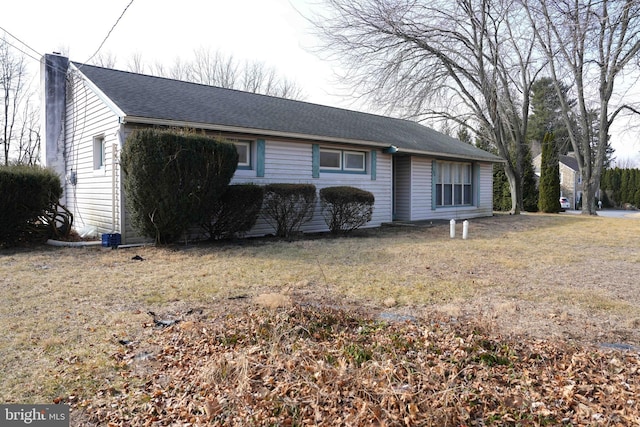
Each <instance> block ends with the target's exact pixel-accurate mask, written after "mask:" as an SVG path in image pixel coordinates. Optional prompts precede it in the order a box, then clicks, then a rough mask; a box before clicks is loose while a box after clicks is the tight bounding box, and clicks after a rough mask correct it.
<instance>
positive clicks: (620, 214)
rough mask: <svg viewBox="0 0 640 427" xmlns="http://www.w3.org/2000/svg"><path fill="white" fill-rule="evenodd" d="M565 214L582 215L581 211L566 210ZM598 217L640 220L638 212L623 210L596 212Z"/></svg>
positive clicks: (639, 212)
mask: <svg viewBox="0 0 640 427" xmlns="http://www.w3.org/2000/svg"><path fill="white" fill-rule="evenodd" d="M565 212H566V213H568V214H575V215H579V214H581V213H582V211H579V210H575V209H567V210H566V211H565ZM598 215H600V216H605V217H609V218H626V219H640V211H628V210H623V209H602V210H599V211H598Z"/></svg>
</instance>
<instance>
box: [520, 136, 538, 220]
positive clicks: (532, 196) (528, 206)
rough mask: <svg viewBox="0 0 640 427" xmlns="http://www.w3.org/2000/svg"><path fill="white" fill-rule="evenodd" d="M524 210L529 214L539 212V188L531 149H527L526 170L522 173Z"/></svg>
mask: <svg viewBox="0 0 640 427" xmlns="http://www.w3.org/2000/svg"><path fill="white" fill-rule="evenodd" d="M522 204H523V206H522V208H523V209H524V210H525V211H527V212H536V211H537V210H538V186H537V182H536V172H535V170H534V169H533V159H532V158H531V149H530V148H529V147H528V146H527V147H526V149H525V159H524V170H523V171H522Z"/></svg>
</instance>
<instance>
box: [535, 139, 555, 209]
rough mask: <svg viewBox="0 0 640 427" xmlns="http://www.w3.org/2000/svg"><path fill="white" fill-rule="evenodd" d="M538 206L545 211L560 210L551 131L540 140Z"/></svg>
mask: <svg viewBox="0 0 640 427" xmlns="http://www.w3.org/2000/svg"><path fill="white" fill-rule="evenodd" d="M538 208H539V209H540V211H542V212H546V213H558V212H560V164H559V163H558V151H557V148H556V145H555V143H554V138H553V133H551V132H549V133H547V134H546V135H545V136H544V138H543V140H542V158H541V160H540V198H539V200H538Z"/></svg>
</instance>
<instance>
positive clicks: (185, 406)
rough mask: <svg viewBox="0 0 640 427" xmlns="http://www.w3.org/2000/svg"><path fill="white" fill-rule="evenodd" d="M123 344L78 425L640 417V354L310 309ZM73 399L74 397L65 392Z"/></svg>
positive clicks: (194, 323)
mask: <svg viewBox="0 0 640 427" xmlns="http://www.w3.org/2000/svg"><path fill="white" fill-rule="evenodd" d="M148 329H149V335H148V336H147V337H146V338H145V339H143V340H137V341H136V342H135V345H129V346H120V347H119V348H117V351H116V352H115V353H114V354H113V363H114V365H115V366H116V367H117V368H118V369H119V371H120V375H121V376H122V377H123V378H124V379H125V380H126V381H125V382H124V383H123V385H122V387H120V388H115V387H114V386H113V385H111V384H105V386H104V387H103V388H102V389H101V390H100V391H99V392H98V393H97V394H96V396H93V397H90V398H87V399H84V400H82V401H71V402H70V403H71V404H72V413H73V414H74V416H73V417H72V418H73V419H74V420H75V422H77V423H78V424H80V423H82V424H83V425H109V426H138V425H141V426H142V425H144V426H152V425H154V426H155V425H158V426H161V425H192V426H199V425H219V426H223V425H224V426H245V425H259V426H262V425H265V426H267V425H268V426H271V425H281V426H294V425H322V426H335V425H345V426H359V425H378V426H484V425H496V426H500V425H509V426H511V425H523V426H528V425H531V426H537V425H574V426H588V425H615V426H631V425H640V402H639V401H638V395H639V391H640V390H639V388H638V381H639V378H640V375H639V374H640V373H639V372H638V370H639V369H640V354H639V353H638V352H634V351H614V350H611V349H606V348H596V347H591V346H581V345H578V344H568V343H563V342H560V341H550V340H543V339H536V338H526V339H525V338H522V337H516V336H512V337H509V336H500V335H496V334H495V333H493V332H492V331H490V330H489V328H488V327H487V326H486V324H483V323H482V322H480V321H479V320H478V319H473V318H468V319H464V318H450V317H446V316H445V315H443V314H436V313H434V314H433V315H432V316H429V317H423V318H416V319H412V320H411V321H388V320H380V318H379V317H373V316H372V315H371V314H366V313H364V312H362V313H360V312H358V311H357V310H351V309H342V308H336V307H327V306H326V305H325V306H323V305H319V304H314V303H301V302H297V303H295V304H291V305H287V306H281V307H279V308H275V309H274V308H273V307H271V308H269V307H261V306H257V305H246V306H244V307H243V308H242V309H240V310H231V311H227V312H222V311H221V312H219V313H218V314H216V315H214V316H209V317H206V316H199V317H191V318H189V317H185V318H184V319H183V320H182V321H181V322H180V323H176V324H173V325H169V326H168V327H164V328H160V329H159V328H154V327H153V325H151V324H149V326H148ZM62 400H63V401H64V400H65V399H62Z"/></svg>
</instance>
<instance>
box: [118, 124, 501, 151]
mask: <svg viewBox="0 0 640 427" xmlns="http://www.w3.org/2000/svg"><path fill="white" fill-rule="evenodd" d="M119 121H120V124H123V125H124V124H145V125H156V126H167V127H177V128H192V129H204V130H210V131H218V132H230V133H244V134H250V135H269V136H273V137H281V138H291V139H302V140H306V141H318V142H331V143H341V144H350V145H361V146H362V145H365V146H367V147H372V146H373V147H377V148H380V149H381V150H384V149H386V148H388V147H389V146H390V144H388V143H381V142H373V141H366V140H360V139H351V138H336V137H329V136H322V135H309V134H304V133H296V132H282V131H274V130H270V129H257V128H245V127H239V126H226V125H216V124H210V123H198V122H188V121H180V120H170V119H152V118H149V117H137V116H127V115H121V116H120V119H119ZM395 154H415V155H420V156H426V157H435V158H440V159H465V160H474V161H480V162H488V163H505V162H506V161H505V160H504V159H501V158H499V157H497V156H494V157H495V159H487V158H485V157H476V156H465V155H456V154H446V153H441V152H431V151H420V150H412V149H405V148H402V147H399V148H398V150H397V151H396V153H395ZM489 154H490V153H489Z"/></svg>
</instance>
